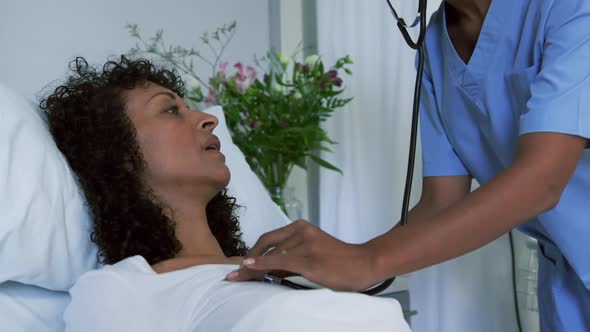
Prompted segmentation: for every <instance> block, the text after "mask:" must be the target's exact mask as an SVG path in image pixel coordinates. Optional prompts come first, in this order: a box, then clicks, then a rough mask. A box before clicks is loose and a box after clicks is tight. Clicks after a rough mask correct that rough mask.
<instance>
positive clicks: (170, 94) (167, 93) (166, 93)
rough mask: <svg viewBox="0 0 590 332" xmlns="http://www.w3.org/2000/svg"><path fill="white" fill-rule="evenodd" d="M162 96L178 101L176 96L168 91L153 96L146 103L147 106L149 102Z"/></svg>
mask: <svg viewBox="0 0 590 332" xmlns="http://www.w3.org/2000/svg"><path fill="white" fill-rule="evenodd" d="M160 95H165V96H168V97H170V99H176V96H175V95H174V94H173V93H171V92H168V91H162V92H158V93H156V94H155V95H153V96H151V97H150V99H148V101H147V102H146V105H147V104H148V103H149V102H150V101H151V100H152V99H154V98H155V97H157V96H160Z"/></svg>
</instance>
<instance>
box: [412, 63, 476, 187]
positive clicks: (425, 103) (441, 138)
mask: <svg viewBox="0 0 590 332" xmlns="http://www.w3.org/2000/svg"><path fill="white" fill-rule="evenodd" d="M427 59H428V58H427ZM425 62H426V63H425V64H424V76H423V78H422V92H421V95H420V136H421V139H422V176H454V175H468V174H469V172H468V171H467V169H466V168H465V166H464V165H463V162H461V159H460V158H459V156H457V153H455V150H454V149H453V147H452V146H451V143H450V142H449V139H448V137H447V134H446V132H445V129H444V127H443V125H442V122H441V119H440V114H439V111H438V106H437V103H436V98H435V94H434V88H433V84H432V79H431V76H430V73H429V70H428V69H427V68H428V60H426V61H425Z"/></svg>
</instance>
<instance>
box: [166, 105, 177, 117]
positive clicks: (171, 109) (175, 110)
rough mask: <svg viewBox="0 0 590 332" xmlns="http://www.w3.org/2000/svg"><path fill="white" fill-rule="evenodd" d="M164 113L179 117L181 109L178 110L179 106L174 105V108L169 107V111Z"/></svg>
mask: <svg viewBox="0 0 590 332" xmlns="http://www.w3.org/2000/svg"><path fill="white" fill-rule="evenodd" d="M164 113H169V114H172V115H179V114H180V112H179V108H178V106H177V105H174V106H172V107H168V108H167V109H166V110H165V111H164Z"/></svg>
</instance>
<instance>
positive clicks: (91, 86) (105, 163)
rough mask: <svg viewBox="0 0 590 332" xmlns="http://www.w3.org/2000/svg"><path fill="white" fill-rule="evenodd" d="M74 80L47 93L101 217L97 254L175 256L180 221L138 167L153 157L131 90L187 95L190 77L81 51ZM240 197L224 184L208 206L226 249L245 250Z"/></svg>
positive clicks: (62, 141)
mask: <svg viewBox="0 0 590 332" xmlns="http://www.w3.org/2000/svg"><path fill="white" fill-rule="evenodd" d="M69 69H70V73H69V76H68V78H67V80H66V81H65V82H64V83H63V84H62V85H60V86H59V87H57V88H56V89H55V91H54V92H53V93H52V94H50V95H49V96H47V97H46V98H44V99H43V100H42V101H41V103H40V107H41V108H42V109H43V110H44V111H45V112H46V113H47V116H48V123H49V128H50V131H51V133H52V135H53V137H54V138H55V141H56V143H57V146H58V147H59V149H60V150H61V152H62V153H63V154H64V155H65V157H66V159H67V160H68V162H69V164H70V166H71V168H72V169H73V170H74V172H75V173H76V175H77V176H78V180H79V182H80V184H81V185H82V188H83V190H84V193H85V194H86V200H87V202H88V205H89V207H90V212H91V215H92V217H93V221H94V228H93V232H92V236H91V239H92V241H93V242H95V243H96V244H97V245H98V248H99V252H98V260H99V261H100V262H101V263H105V264H114V263H116V262H118V261H120V260H122V259H125V258H127V257H130V256H134V255H141V256H143V257H144V258H145V259H146V260H147V261H148V262H149V263H150V264H156V263H159V262H161V261H163V260H166V259H170V258H173V257H175V256H176V254H177V253H178V252H179V251H180V249H181V243H180V241H178V239H177V238H176V235H175V224H174V221H173V220H172V219H171V218H169V217H167V216H166V215H165V214H164V209H168V207H166V206H164V204H163V203H162V202H160V201H159V200H158V199H157V198H156V197H155V194H154V193H153V192H152V190H151V189H150V188H147V186H145V185H144V183H143V182H142V181H141V180H140V177H139V174H140V173H141V172H142V171H143V170H144V169H145V167H146V163H145V161H144V159H143V157H142V155H141V153H140V150H139V145H138V143H137V141H136V139H135V135H136V131H135V128H134V126H133V124H132V123H131V120H129V118H128V117H127V115H126V112H125V100H124V92H125V91H128V90H131V89H134V88H136V87H139V86H144V85H146V84H148V83H150V82H151V83H155V84H158V85H160V86H163V87H165V88H167V89H170V90H172V91H174V92H175V93H176V94H177V95H179V96H180V97H183V95H184V94H183V91H184V83H183V82H182V80H181V78H180V76H179V75H177V73H176V72H175V71H173V70H167V69H165V68H158V67H156V66H155V65H153V64H152V63H151V62H150V61H149V60H145V59H137V60H130V59H128V58H126V57H125V56H121V57H120V59H117V60H115V61H108V62H107V63H106V64H105V65H104V66H102V68H98V69H97V68H95V67H92V66H89V65H88V63H87V62H86V60H85V59H84V58H81V57H78V58H76V59H75V60H73V61H72V62H71V63H70V66H69ZM237 208H238V206H237V204H236V200H235V198H232V197H229V196H228V195H227V194H226V190H223V191H221V192H220V193H219V194H217V195H216V196H215V198H213V199H212V200H211V201H210V202H209V204H208V205H207V209H206V212H207V220H208V222H209V227H210V229H211V232H212V233H213V235H214V236H215V238H216V239H217V241H218V242H219V245H220V246H221V248H222V249H223V252H224V254H225V255H226V256H242V255H245V254H246V251H247V248H246V246H245V244H244V242H243V241H242V240H241V235H242V233H241V232H240V227H239V222H238V219H237V217H236V215H235V210H236V209H237Z"/></svg>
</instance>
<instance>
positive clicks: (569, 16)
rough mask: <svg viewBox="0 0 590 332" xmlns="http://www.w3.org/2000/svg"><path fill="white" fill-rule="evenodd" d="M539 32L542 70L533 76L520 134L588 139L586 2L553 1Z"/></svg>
mask: <svg viewBox="0 0 590 332" xmlns="http://www.w3.org/2000/svg"><path fill="white" fill-rule="evenodd" d="M544 32H545V39H544V41H543V53H542V61H541V67H540V70H539V71H538V73H536V72H535V73H533V75H532V76H533V77H532V83H531V86H530V99H529V100H528V102H527V104H526V109H525V112H524V113H523V114H522V115H521V117H520V130H519V133H520V135H523V134H526V133H531V132H558V133H564V134H570V135H576V136H582V137H585V138H590V1H585V0H572V1H563V0H557V1H555V3H554V4H553V7H552V8H551V11H550V12H549V15H548V17H547V21H546V25H545V28H544ZM535 74H536V75H535Z"/></svg>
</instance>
